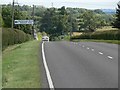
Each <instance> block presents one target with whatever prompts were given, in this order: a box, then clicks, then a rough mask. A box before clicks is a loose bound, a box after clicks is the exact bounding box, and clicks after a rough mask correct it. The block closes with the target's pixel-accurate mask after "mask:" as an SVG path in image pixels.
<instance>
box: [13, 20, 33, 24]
mask: <svg viewBox="0 0 120 90" xmlns="http://www.w3.org/2000/svg"><path fill="white" fill-rule="evenodd" d="M14 23H15V24H34V21H33V20H15V21H14Z"/></svg>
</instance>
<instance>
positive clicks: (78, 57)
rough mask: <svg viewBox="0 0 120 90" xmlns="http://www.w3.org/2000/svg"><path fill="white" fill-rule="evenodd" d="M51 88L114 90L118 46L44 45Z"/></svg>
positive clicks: (85, 43)
mask: <svg viewBox="0 0 120 90" xmlns="http://www.w3.org/2000/svg"><path fill="white" fill-rule="evenodd" d="M44 51H45V57H46V62H47V64H48V68H49V71H50V74H51V78H52V81H53V84H54V87H55V88H117V87H118V46H117V45H115V44H106V43H95V42H79V43H77V42H76V43H75V42H64V41H63V42H45V43H44Z"/></svg>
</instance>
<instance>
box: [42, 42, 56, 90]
mask: <svg viewBox="0 0 120 90" xmlns="http://www.w3.org/2000/svg"><path fill="white" fill-rule="evenodd" d="M42 58H43V64H44V67H45V71H46V75H47V80H48V84H49V88H50V90H55V89H54V85H53V81H52V78H51V75H50V71H49V68H48V65H47V62H46V58H45V52H44V42H43V43H42Z"/></svg>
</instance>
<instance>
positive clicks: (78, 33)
mask: <svg viewBox="0 0 120 90" xmlns="http://www.w3.org/2000/svg"><path fill="white" fill-rule="evenodd" d="M81 34H82V33H81V32H73V34H72V36H79V35H81Z"/></svg>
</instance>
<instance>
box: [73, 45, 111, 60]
mask: <svg viewBox="0 0 120 90" xmlns="http://www.w3.org/2000/svg"><path fill="white" fill-rule="evenodd" d="M74 44H78V43H74ZM79 45H80V46H82V47H85V46H84V45H81V44H79ZM86 49H88V50H89V49H90V48H89V47H87V48H86ZM91 51H95V49H93V48H92V49H91ZM98 53H99V54H100V55H103V53H102V52H98ZM107 58H109V59H113V57H112V56H107Z"/></svg>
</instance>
